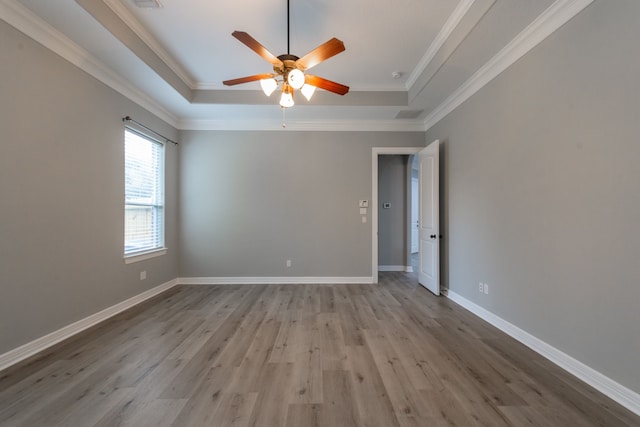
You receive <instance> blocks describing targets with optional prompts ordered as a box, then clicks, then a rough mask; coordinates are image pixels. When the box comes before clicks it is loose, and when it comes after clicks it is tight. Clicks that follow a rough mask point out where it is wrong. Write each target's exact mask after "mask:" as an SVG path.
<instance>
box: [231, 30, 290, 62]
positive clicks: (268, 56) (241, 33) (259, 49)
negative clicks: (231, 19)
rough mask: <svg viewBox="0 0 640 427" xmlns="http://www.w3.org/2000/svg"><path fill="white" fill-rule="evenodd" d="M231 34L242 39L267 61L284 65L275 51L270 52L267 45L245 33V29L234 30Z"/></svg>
mask: <svg viewBox="0 0 640 427" xmlns="http://www.w3.org/2000/svg"><path fill="white" fill-rule="evenodd" d="M231 35H232V36H233V37H235V38H237V39H238V40H240V41H241V42H242V43H243V44H244V45H245V46H247V47H248V48H249V49H251V50H253V51H254V52H255V53H257V54H258V55H260V56H261V57H263V58H264V59H265V60H266V61H267V62H270V63H271V64H273V65H276V66H281V65H282V61H280V60H279V59H278V58H277V57H276V56H275V55H274V54H273V53H271V52H269V51H268V50H267V48H266V47H264V46H262V45H261V44H260V42H258V41H257V40H256V39H254V38H253V37H251V36H250V35H249V34H248V33H245V32H244V31H234V32H233V33H231Z"/></svg>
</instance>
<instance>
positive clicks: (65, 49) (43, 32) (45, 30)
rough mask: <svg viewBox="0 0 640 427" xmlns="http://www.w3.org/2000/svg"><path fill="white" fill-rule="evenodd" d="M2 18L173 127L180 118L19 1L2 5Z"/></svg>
mask: <svg viewBox="0 0 640 427" xmlns="http://www.w3.org/2000/svg"><path fill="white" fill-rule="evenodd" d="M0 19H2V20H3V21H5V22H6V23H7V24H9V25H11V26H12V27H14V28H15V29H17V30H18V31H20V32H22V33H24V34H25V35H27V36H28V37H31V38H32V39H33V40H35V41H36V42H38V43H40V44H41V45H43V46H44V47H46V48H47V49H49V50H51V51H52V52H54V53H55V54H57V55H59V56H61V57H62V58H64V59H66V60H67V61H69V62H70V63H72V64H73V65H75V66H76V67H78V68H80V69H81V70H83V71H85V72H86V73H88V74H90V75H91V76H93V77H95V78H96V79H98V80H99V81H101V82H102V83H104V84H106V85H107V86H109V87H110V88H112V89H113V90H115V91H117V92H118V93H120V94H122V95H124V96H125V97H127V98H128V99H130V100H131V101H133V102H135V103H136V104H138V105H140V106H141V107H143V108H146V109H147V110H149V111H150V112H152V113H153V114H155V115H156V116H158V117H159V118H161V119H162V120H164V121H166V122H167V123H169V124H170V125H172V126H174V127H175V126H176V124H177V123H178V118H177V117H176V116H175V115H173V114H172V113H170V112H169V111H168V110H166V109H165V108H164V107H162V106H161V105H160V104H158V103H157V102H156V101H155V100H153V99H152V98H151V97H149V96H148V95H147V94H145V93H143V92H142V91H140V90H139V89H137V88H136V87H135V86H133V85H131V84H130V83H129V82H127V81H126V80H125V79H123V78H122V77H120V75H118V74H117V73H116V72H114V71H113V70H112V69H111V68H109V67H107V66H106V65H104V63H102V62H101V61H99V60H98V59H97V58H95V57H94V56H93V55H91V54H90V53H89V52H87V51H86V50H85V49H83V48H81V47H80V46H78V45H77V44H76V43H74V42H73V41H71V40H70V39H69V38H68V37H67V36H65V35H64V34H62V33H61V32H60V31H58V30H56V29H55V28H53V27H52V26H51V25H49V24H48V23H47V22H45V21H44V20H42V19H41V18H40V17H38V16H37V15H36V14H34V13H33V12H31V10H29V9H28V8H27V7H25V6H23V5H22V4H20V3H18V2H17V1H16V0H2V1H1V2H0Z"/></svg>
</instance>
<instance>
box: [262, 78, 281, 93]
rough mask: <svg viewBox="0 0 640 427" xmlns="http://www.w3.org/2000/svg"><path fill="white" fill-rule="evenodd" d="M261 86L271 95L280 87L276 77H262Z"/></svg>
mask: <svg viewBox="0 0 640 427" xmlns="http://www.w3.org/2000/svg"><path fill="white" fill-rule="evenodd" d="M260 86H261V87H262V91H263V92H264V94H265V95H267V96H269V95H271V94H272V93H273V91H274V90H276V88H277V87H278V82H277V81H276V79H262V80H260Z"/></svg>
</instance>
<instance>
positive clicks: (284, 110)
mask: <svg viewBox="0 0 640 427" xmlns="http://www.w3.org/2000/svg"><path fill="white" fill-rule="evenodd" d="M280 108H281V109H282V127H283V128H286V127H287V124H286V123H285V119H286V114H285V113H286V111H287V109H286V108H284V107H280Z"/></svg>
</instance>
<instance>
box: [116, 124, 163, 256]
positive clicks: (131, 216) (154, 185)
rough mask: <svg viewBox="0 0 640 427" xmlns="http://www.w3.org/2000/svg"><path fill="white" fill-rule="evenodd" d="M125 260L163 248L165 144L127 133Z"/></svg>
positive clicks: (125, 151)
mask: <svg viewBox="0 0 640 427" xmlns="http://www.w3.org/2000/svg"><path fill="white" fill-rule="evenodd" d="M124 183H125V184H124V185H125V202H124V255H125V258H129V257H135V256H136V255H140V254H145V253H148V252H152V251H156V250H161V249H164V145H163V144H161V143H159V142H157V141H155V140H153V139H151V138H149V137H147V136H145V135H143V134H142V133H139V132H137V131H136V130H134V129H130V128H126V129H125V132H124Z"/></svg>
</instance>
